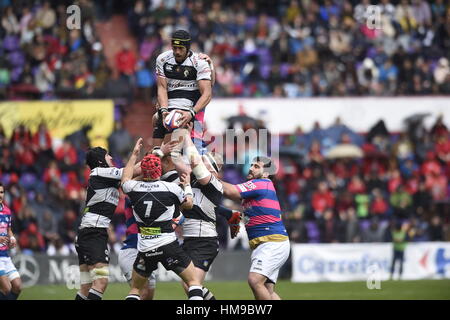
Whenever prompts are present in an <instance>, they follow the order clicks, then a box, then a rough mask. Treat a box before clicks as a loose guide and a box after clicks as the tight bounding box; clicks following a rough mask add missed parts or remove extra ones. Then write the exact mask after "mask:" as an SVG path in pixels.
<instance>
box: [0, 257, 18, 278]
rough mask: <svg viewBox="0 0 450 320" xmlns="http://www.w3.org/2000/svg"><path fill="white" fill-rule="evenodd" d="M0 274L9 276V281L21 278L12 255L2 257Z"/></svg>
mask: <svg viewBox="0 0 450 320" xmlns="http://www.w3.org/2000/svg"><path fill="white" fill-rule="evenodd" d="M0 276H8V279H9V281H13V280H14V279H17V278H20V275H19V272H18V271H17V269H16V267H15V266H14V264H13V262H12V260H11V258H10V257H0Z"/></svg>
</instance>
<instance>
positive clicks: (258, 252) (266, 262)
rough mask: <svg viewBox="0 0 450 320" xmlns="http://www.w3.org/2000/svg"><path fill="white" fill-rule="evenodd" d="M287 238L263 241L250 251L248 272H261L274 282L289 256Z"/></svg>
mask: <svg viewBox="0 0 450 320" xmlns="http://www.w3.org/2000/svg"><path fill="white" fill-rule="evenodd" d="M290 248H291V246H290V243H289V240H286V241H282V242H264V243H261V244H260V245H259V246H257V247H256V249H255V250H253V252H252V257H251V263H252V265H251V267H250V272H255V273H259V274H262V275H263V276H265V277H267V278H268V279H269V280H270V281H271V282H273V283H276V282H277V279H278V273H279V271H280V268H281V267H282V266H283V264H284V263H285V262H286V260H287V259H288V258H289V252H290Z"/></svg>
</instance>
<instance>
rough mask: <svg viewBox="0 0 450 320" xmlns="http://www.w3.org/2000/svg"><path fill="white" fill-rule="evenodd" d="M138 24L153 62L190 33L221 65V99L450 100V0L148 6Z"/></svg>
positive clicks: (142, 4)
mask: <svg viewBox="0 0 450 320" xmlns="http://www.w3.org/2000/svg"><path fill="white" fill-rule="evenodd" d="M371 3H372V4H377V5H378V10H379V11H377V10H376V9H375V10H374V9H373V8H371V7H369V5H370V4H371ZM374 12H375V13H374ZM128 17H129V25H130V29H131V30H132V31H133V32H134V34H135V35H136V37H137V38H138V39H139V43H141V48H140V49H141V52H142V51H144V52H146V56H147V57H149V56H150V54H149V49H148V48H154V50H157V48H158V45H159V44H160V43H161V44H162V47H163V50H165V49H168V48H169V45H170V42H169V39H170V34H171V32H172V31H174V30H175V29H179V28H181V29H186V30H189V31H190V33H191V35H192V39H193V45H192V49H193V50H194V51H200V52H205V53H207V54H209V55H210V56H211V57H212V59H213V61H214V63H215V64H216V65H217V69H216V70H217V84H216V86H215V88H214V90H215V96H248V97H255V96H258V97H260V96H263V97H264V96H286V97H309V96H352V95H428V94H443V93H449V92H450V85H449V77H450V69H449V60H448V59H449V58H450V56H449V55H450V53H449V52H450V42H449V38H450V27H449V26H450V7H449V5H448V2H446V1H440V0H437V1H433V3H429V1H425V0H412V1H411V0H402V1H389V0H382V1H369V0H363V1H351V0H334V1H333V0H323V1H311V0H281V1H276V2H275V1H264V0H262V1H261V0H259V1H256V0H249V1H229V0H214V1H203V0H195V1H176V0H172V1H163V0H152V1H143V0H138V1H135V2H134V5H133V7H132V8H130V9H129V14H128ZM377 19H378V20H377ZM155 35H156V36H155Z"/></svg>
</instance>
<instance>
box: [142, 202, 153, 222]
mask: <svg viewBox="0 0 450 320" xmlns="http://www.w3.org/2000/svg"><path fill="white" fill-rule="evenodd" d="M144 204H145V205H146V206H147V209H145V215H144V217H146V218H149V217H150V212H151V211H152V206H153V201H144Z"/></svg>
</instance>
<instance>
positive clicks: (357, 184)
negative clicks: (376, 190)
mask: <svg viewBox="0 0 450 320" xmlns="http://www.w3.org/2000/svg"><path fill="white" fill-rule="evenodd" d="M347 190H348V191H350V192H351V193H353V194H358V193H365V192H366V185H365V184H364V181H363V180H362V179H361V178H360V177H359V176H358V175H356V176H353V177H352V179H351V180H350V183H349V184H348V187H347Z"/></svg>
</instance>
